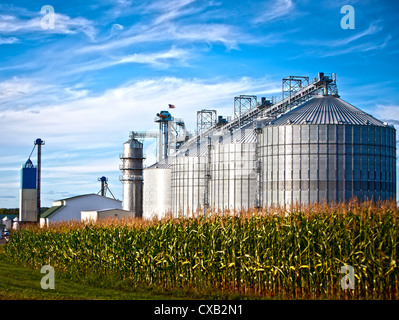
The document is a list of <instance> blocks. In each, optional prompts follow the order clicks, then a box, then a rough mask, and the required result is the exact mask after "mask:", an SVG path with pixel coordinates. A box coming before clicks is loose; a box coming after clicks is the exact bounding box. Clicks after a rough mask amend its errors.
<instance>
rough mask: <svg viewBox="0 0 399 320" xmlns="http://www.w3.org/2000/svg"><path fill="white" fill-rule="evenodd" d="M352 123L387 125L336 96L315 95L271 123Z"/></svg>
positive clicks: (273, 124)
mask: <svg viewBox="0 0 399 320" xmlns="http://www.w3.org/2000/svg"><path fill="white" fill-rule="evenodd" d="M287 124H288V125H294V124H351V125H375V126H386V124H384V123H383V122H382V121H380V120H378V119H376V118H374V117H373V116H371V115H370V114H368V113H365V112H364V111H362V110H360V109H358V108H356V107H354V106H353V105H351V104H349V103H348V102H346V101H344V100H342V99H340V98H338V97H335V96H322V97H315V98H313V99H311V100H309V101H307V102H305V103H304V104H302V105H300V106H298V107H297V108H295V109H293V110H291V111H289V112H287V113H286V114H283V115H282V116H280V117H279V118H277V119H275V120H273V121H272V122H271V124H270V125H272V126H278V125H287Z"/></svg>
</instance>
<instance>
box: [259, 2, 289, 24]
mask: <svg viewBox="0 0 399 320" xmlns="http://www.w3.org/2000/svg"><path fill="white" fill-rule="evenodd" d="M294 7H295V6H294V3H293V2H292V0H274V1H268V2H267V3H265V5H264V7H263V10H261V12H263V13H261V14H260V15H259V16H258V17H256V18H255V19H254V22H255V23H266V22H270V21H275V20H277V19H280V18H282V17H286V16H288V15H289V14H290V13H292V11H293V10H294Z"/></svg>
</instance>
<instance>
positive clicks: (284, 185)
mask: <svg viewBox="0 0 399 320" xmlns="http://www.w3.org/2000/svg"><path fill="white" fill-rule="evenodd" d="M237 101H239V102H240V103H236V102H237ZM247 101H251V103H250V104H247V105H248V107H247V106H246V105H245V103H246V102H247ZM261 101H262V102H261V103H258V102H257V99H256V97H255V96H247V95H241V96H239V97H236V98H235V100H234V102H235V104H234V114H235V117H234V119H232V120H228V121H220V120H224V119H220V118H221V117H218V119H219V120H218V121H217V122H216V123H212V124H211V125H210V126H209V127H207V128H206V129H204V130H201V131H199V134H198V135H197V136H194V137H192V138H190V139H188V140H186V141H185V142H184V143H183V144H182V145H181V146H180V148H179V149H178V150H177V151H176V152H174V153H171V154H170V155H169V156H168V157H166V158H165V159H163V160H162V161H159V162H158V163H156V164H154V165H153V166H151V167H149V168H147V169H145V172H146V173H147V171H148V174H147V176H148V177H149V179H148V181H146V180H145V181H144V185H146V190H147V191H145V192H144V203H147V204H148V208H149V209H151V213H149V211H148V210H147V209H144V211H145V212H144V217H149V216H152V215H154V214H158V215H161V216H162V214H164V212H160V211H159V212H156V210H157V209H156V208H161V209H162V210H164V211H165V210H167V211H172V212H173V214H174V215H175V216H181V215H183V216H187V215H190V214H191V213H192V212H194V211H196V210H198V209H203V210H204V211H206V210H207V209H215V210H224V209H235V210H240V209H242V208H250V207H262V206H270V205H272V204H275V205H286V204H287V205H289V204H294V203H302V204H308V203H313V202H324V201H327V202H337V201H344V200H349V199H351V198H352V197H357V198H358V199H360V200H363V199H364V198H366V197H367V198H369V199H374V200H379V199H381V200H385V199H391V198H393V199H394V198H395V196H396V130H395V128H394V127H393V126H391V125H388V124H387V123H384V122H382V121H380V120H377V119H376V118H374V117H373V116H371V115H369V114H367V113H365V112H363V111H361V110H359V109H357V108H356V107H354V106H353V105H351V104H349V103H347V102H345V101H344V100H342V99H341V98H340V97H339V95H338V90H337V87H336V75H335V74H331V75H325V74H324V73H319V74H318V77H317V78H315V79H314V80H313V81H312V82H310V81H309V78H308V77H297V76H290V77H288V78H285V79H283V94H282V99H281V100H279V101H276V100H274V99H272V100H267V99H265V98H262V99H261ZM252 102H255V103H252ZM237 106H238V109H237ZM243 106H244V107H245V108H243ZM236 109H237V110H238V111H239V112H237V110H236ZM215 116H216V115H215ZM151 170H152V171H151ZM157 170H160V171H159V172H157ZM163 171H165V172H166V171H167V173H168V174H167V175H165V174H164V172H163ZM146 173H145V175H146ZM160 175H161V176H162V177H169V176H170V180H169V178H166V180H165V179H164V178H163V179H161V180H162V184H163V186H162V187H161V188H155V185H156V184H157V180H159V179H157V177H158V176H160ZM161 180H159V181H161ZM155 189H156V190H157V192H158V196H157V201H158V202H160V203H157V204H156V207H155V206H154V200H153V199H154V190H155ZM147 211H148V212H147Z"/></svg>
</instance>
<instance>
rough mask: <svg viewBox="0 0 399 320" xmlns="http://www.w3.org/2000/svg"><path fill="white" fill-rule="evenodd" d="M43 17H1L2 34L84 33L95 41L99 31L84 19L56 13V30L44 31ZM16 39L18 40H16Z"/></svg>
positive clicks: (7, 15)
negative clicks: (42, 25) (39, 32)
mask: <svg viewBox="0 0 399 320" xmlns="http://www.w3.org/2000/svg"><path fill="white" fill-rule="evenodd" d="M42 17H43V16H42V15H41V14H40V13H37V12H31V13H30V17H29V18H20V17H19V16H17V15H11V14H1V15H0V34H5V35H9V34H12V35H15V34H18V35H22V34H31V33H35V32H38V31H41V32H42V33H44V34H48V33H50V34H53V33H55V34H76V33H80V32H81V33H83V34H85V35H86V36H88V37H89V38H90V39H93V38H94V36H95V35H96V33H97V31H96V29H95V28H94V26H93V23H92V22H91V21H90V20H87V19H86V18H82V17H76V18H71V17H69V16H67V15H65V14H62V13H58V12H55V17H54V21H55V22H54V23H55V28H54V29H46V30H43V29H42V27H41V23H40V22H41V19H42ZM15 39H16V38H15Z"/></svg>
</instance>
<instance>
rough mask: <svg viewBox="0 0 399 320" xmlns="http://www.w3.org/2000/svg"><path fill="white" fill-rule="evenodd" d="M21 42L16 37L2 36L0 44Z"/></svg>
mask: <svg viewBox="0 0 399 320" xmlns="http://www.w3.org/2000/svg"><path fill="white" fill-rule="evenodd" d="M18 42H20V41H19V39H18V38H16V37H0V45H2V44H13V43H18Z"/></svg>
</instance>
